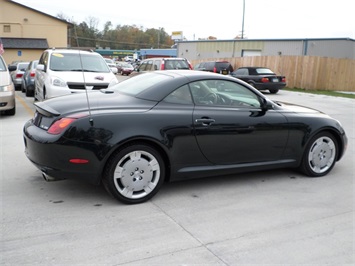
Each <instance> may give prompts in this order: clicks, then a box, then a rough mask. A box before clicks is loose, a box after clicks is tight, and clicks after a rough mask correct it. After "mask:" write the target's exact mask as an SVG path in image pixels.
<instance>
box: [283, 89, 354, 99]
mask: <svg viewBox="0 0 355 266" xmlns="http://www.w3.org/2000/svg"><path fill="white" fill-rule="evenodd" d="M283 90H285V91H294V92H303V93H311V94H320V95H328V96H335V97H344V98H350V99H355V93H344V92H338V91H326V90H305V89H299V88H293V89H291V88H284V89H283Z"/></svg>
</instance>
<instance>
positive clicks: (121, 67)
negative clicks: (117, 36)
mask: <svg viewBox="0 0 355 266" xmlns="http://www.w3.org/2000/svg"><path fill="white" fill-rule="evenodd" d="M116 65H117V69H118V73H120V74H121V75H127V76H128V75H129V74H131V73H132V71H133V70H134V67H133V66H132V65H131V64H130V63H126V62H119V63H117V64H116Z"/></svg>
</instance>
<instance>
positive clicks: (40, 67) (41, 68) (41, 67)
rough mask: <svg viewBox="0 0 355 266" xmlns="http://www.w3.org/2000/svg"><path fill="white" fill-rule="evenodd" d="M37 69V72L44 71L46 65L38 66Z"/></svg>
mask: <svg viewBox="0 0 355 266" xmlns="http://www.w3.org/2000/svg"><path fill="white" fill-rule="evenodd" d="M36 69H37V70H40V71H44V65H42V64H38V65H37V66H36Z"/></svg>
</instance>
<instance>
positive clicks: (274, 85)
mask: <svg viewBox="0 0 355 266" xmlns="http://www.w3.org/2000/svg"><path fill="white" fill-rule="evenodd" d="M254 87H255V88H256V89H258V90H280V89H283V88H285V87H286V83H284V82H267V83H255V84H254Z"/></svg>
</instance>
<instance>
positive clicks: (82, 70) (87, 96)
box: [79, 50, 94, 126]
mask: <svg viewBox="0 0 355 266" xmlns="http://www.w3.org/2000/svg"><path fill="white" fill-rule="evenodd" d="M79 58H80V66H81V73H82V74H83V81H84V88H85V95H86V102H87V104H88V109H89V122H90V125H91V126H93V125H94V119H93V118H92V116H91V108H90V101H89V95H88V90H87V89H86V81H85V71H84V65H83V60H82V58H81V51H80V50H79Z"/></svg>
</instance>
